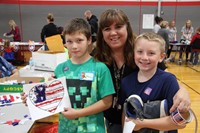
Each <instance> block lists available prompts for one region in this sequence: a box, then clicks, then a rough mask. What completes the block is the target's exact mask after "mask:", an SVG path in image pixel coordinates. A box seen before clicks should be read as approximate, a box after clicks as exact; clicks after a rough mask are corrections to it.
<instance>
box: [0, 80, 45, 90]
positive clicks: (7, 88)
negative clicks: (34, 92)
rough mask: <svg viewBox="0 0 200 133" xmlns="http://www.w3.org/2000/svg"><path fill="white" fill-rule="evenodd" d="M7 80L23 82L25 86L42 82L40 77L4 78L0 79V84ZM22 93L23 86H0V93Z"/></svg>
mask: <svg viewBox="0 0 200 133" xmlns="http://www.w3.org/2000/svg"><path fill="white" fill-rule="evenodd" d="M9 80H17V83H21V82H25V84H29V83H30V82H33V83H38V82H42V81H44V78H42V77H5V78H1V79H0V83H4V82H6V81H9ZM19 92H23V85H22V84H16V85H6V84H0V93H19Z"/></svg>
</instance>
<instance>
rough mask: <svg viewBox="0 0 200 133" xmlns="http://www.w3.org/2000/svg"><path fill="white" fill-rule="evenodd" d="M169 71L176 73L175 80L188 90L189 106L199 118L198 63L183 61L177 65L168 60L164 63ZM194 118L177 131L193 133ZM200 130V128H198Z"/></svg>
mask: <svg viewBox="0 0 200 133" xmlns="http://www.w3.org/2000/svg"><path fill="white" fill-rule="evenodd" d="M166 65H167V67H168V68H167V69H168V71H169V72H171V73H173V74H174V75H176V77H177V80H178V82H179V83H180V84H182V85H183V86H184V87H185V88H186V89H187V90H188V92H189V94H190V99H191V108H192V110H193V111H194V112H195V114H196V116H197V119H198V121H199V120H200V106H199V105H200V64H198V65H197V66H191V65H188V64H185V63H183V64H182V65H178V64H177V62H176V61H175V62H169V63H167V64H166ZM194 131H195V120H193V121H192V122H191V123H189V124H187V126H186V128H184V129H180V130H179V133H194ZM198 132H200V129H198Z"/></svg>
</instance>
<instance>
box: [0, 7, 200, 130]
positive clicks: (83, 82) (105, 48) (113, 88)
mask: <svg viewBox="0 0 200 133" xmlns="http://www.w3.org/2000/svg"><path fill="white" fill-rule="evenodd" d="M84 17H85V19H84V18H73V19H71V20H70V21H69V23H67V25H66V26H65V27H64V28H63V29H62V28H61V29H60V31H59V30H58V27H57V26H56V25H55V24H54V17H53V14H48V16H47V22H48V24H47V25H45V26H44V27H43V29H42V32H41V40H42V42H44V43H45V38H46V37H49V36H53V35H56V34H61V37H63V42H64V43H65V46H66V48H67V49H68V52H69V54H70V59H69V60H67V61H65V62H63V63H61V64H59V65H58V66H57V67H56V69H55V71H54V74H55V77H56V78H59V77H63V76H64V77H66V81H67V86H68V93H69V96H70V98H71V105H72V108H64V111H63V112H61V113H60V114H59V125H58V132H59V133H63V132H68V133H87V132H90V133H106V132H107V133H122V131H123V124H124V117H123V116H124V113H123V110H124V106H123V105H124V101H125V100H126V99H127V98H128V97H129V96H130V95H132V94H137V95H139V96H140V97H141V99H142V101H143V102H148V101H149V100H150V101H155V100H160V101H161V100H163V99H166V100H167V103H168V110H167V113H168V114H170V113H172V112H173V111H175V110H176V109H178V110H179V111H180V112H187V111H188V110H189V109H190V98H189V94H188V92H187V90H186V89H185V88H184V87H183V86H181V85H179V84H178V82H177V80H176V77H175V76H174V75H173V74H171V73H169V72H166V66H165V64H164V60H165V59H166V57H165V56H166V55H167V57H170V53H171V51H170V50H171V49H172V48H170V45H169V43H172V42H176V41H177V35H176V33H177V29H176V26H175V21H172V22H171V23H170V26H169V27H168V22H167V21H165V20H163V19H162V18H161V17H158V16H156V17H155V22H156V25H155V27H154V30H153V31H154V32H155V33H153V32H148V33H143V34H141V35H138V36H137V35H136V34H135V33H134V32H133V30H132V27H131V24H130V21H129V18H128V16H127V15H126V14H125V13H124V12H123V11H122V10H119V9H108V10H105V11H104V12H103V13H102V14H101V15H100V17H99V19H98V18H97V17H96V16H95V15H93V14H92V12H91V11H89V10H87V11H86V12H85V13H84ZM189 22H190V25H189V24H188V23H189ZM188 25H189V26H188ZM14 26H16V24H15V25H14ZM188 27H190V28H188ZM191 27H192V26H191V21H187V22H186V25H185V26H184V27H183V28H182V30H181V32H182V39H185V40H190V41H191V40H192V41H191V44H195V43H194V42H196V40H198V39H200V37H199V34H200V30H199V28H198V29H197V30H196V34H195V35H194V36H193V38H192V33H193V30H192V28H191ZM16 29H17V28H14V29H13V26H12V30H11V31H12V32H11V33H9V34H8V33H6V34H5V36H7V35H11V34H13V39H14V32H13V30H16ZM186 32H187V33H186ZM189 34H190V35H189ZM189 37H190V38H189ZM15 38H16V37H15ZM18 41H21V39H20V40H19V39H18ZM94 43H95V46H93V45H94ZM91 45H92V50H91V49H90V47H91ZM192 48H193V55H195V59H194V64H195V63H196V60H197V59H196V56H197V55H198V50H194V49H195V48H196V49H198V48H199V46H197V47H196V45H195V46H192ZM91 51H92V54H91ZM0 59H1V60H2V61H3V62H6V61H5V60H4V59H3V58H2V57H1V58H0ZM1 60H0V61H1ZM190 61H191V62H192V61H193V58H190ZM5 64H6V68H7V70H6V72H7V71H10V72H9V73H6V72H4V68H5V67H4V66H1V73H3V74H2V76H1V77H5V76H11V75H12V74H14V73H15V72H16V68H15V67H14V66H10V65H11V64H10V63H5ZM8 64H9V65H8ZM7 66H10V67H7ZM8 69H9V70H8ZM83 75H84V76H83ZM158 77H159V78H158ZM157 83H159V84H157ZM172 83H173V84H172ZM74 85H76V87H75V89H77V92H76V93H73V92H74ZM70 86H73V87H70ZM85 86H87V87H85ZM78 88H79V89H78ZM81 88H85V90H81ZM77 95H79V96H78V97H77ZM21 97H22V100H23V103H25V104H26V99H27V95H26V94H25V93H22V94H21ZM80 98H84V100H81V101H80ZM158 111H160V110H158ZM133 121H134V123H136V126H135V128H132V129H130V130H131V131H132V132H134V133H137V132H138V133H139V132H140V130H141V129H145V128H148V130H149V131H152V130H154V131H168V132H169V133H177V129H180V128H184V127H185V125H186V123H184V124H183V125H177V124H176V123H174V122H173V120H172V119H171V118H170V116H169V115H168V116H165V117H162V118H160V117H157V118H156V119H155V118H154V119H147V118H146V119H143V120H140V119H139V120H138V119H133ZM152 123H153V124H152ZM155 123H156V124H155ZM69 127H70V128H69Z"/></svg>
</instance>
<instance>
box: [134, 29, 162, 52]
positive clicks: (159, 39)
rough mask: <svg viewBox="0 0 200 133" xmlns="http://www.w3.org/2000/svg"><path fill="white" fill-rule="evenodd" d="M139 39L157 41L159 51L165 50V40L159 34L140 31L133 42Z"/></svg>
mask: <svg viewBox="0 0 200 133" xmlns="http://www.w3.org/2000/svg"><path fill="white" fill-rule="evenodd" d="M139 39H146V40H148V41H153V42H157V43H158V44H160V50H161V52H162V53H164V52H165V40H164V39H163V38H162V37H161V36H160V35H158V34H156V33H153V32H145V33H142V34H140V35H139V36H137V38H136V39H135V44H136V43H137V41H138V40H139Z"/></svg>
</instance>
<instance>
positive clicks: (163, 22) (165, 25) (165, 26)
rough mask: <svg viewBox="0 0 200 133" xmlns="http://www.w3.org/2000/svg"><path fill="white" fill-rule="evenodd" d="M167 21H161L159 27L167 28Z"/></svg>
mask: <svg viewBox="0 0 200 133" xmlns="http://www.w3.org/2000/svg"><path fill="white" fill-rule="evenodd" d="M168 24H169V23H168V22H167V21H162V22H161V23H160V27H161V28H167V26H168Z"/></svg>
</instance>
